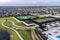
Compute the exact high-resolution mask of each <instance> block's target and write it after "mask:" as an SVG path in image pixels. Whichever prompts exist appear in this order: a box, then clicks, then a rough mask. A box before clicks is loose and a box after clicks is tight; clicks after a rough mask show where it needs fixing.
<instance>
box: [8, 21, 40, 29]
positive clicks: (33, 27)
mask: <svg viewBox="0 0 60 40" xmlns="http://www.w3.org/2000/svg"><path fill="white" fill-rule="evenodd" d="M8 21H9V22H11V23H12V24H13V26H15V27H17V28H30V29H35V28H36V27H39V26H38V25H35V26H31V27H23V26H18V25H16V24H15V23H14V22H13V21H11V20H8Z"/></svg>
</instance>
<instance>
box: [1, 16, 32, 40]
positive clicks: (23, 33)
mask: <svg viewBox="0 0 60 40" xmlns="http://www.w3.org/2000/svg"><path fill="white" fill-rule="evenodd" d="M4 20H7V22H5V23H4V25H6V26H9V27H10V26H11V25H12V23H11V22H8V20H11V21H14V23H15V24H16V25H19V26H26V25H24V24H23V23H22V22H17V21H16V20H15V19H14V18H13V17H4V18H0V29H3V30H7V31H8V32H9V33H10V35H11V36H13V37H11V40H19V38H18V36H17V34H16V33H15V32H14V31H12V30H10V29H8V28H5V27H3V26H2V24H1V23H2V22H3V21H4ZM18 32H19V34H20V35H21V36H22V37H23V39H24V40H32V39H31V37H30V35H29V33H28V32H27V31H18Z"/></svg>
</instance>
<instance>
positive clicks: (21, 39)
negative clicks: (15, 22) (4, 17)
mask: <svg viewBox="0 0 60 40" xmlns="http://www.w3.org/2000/svg"><path fill="white" fill-rule="evenodd" d="M4 22H5V21H3V22H2V26H3V27H6V28H8V29H11V30H13V31H14V32H15V33H16V34H17V35H18V37H19V39H20V40H24V39H23V38H22V37H21V35H20V34H19V33H18V32H17V31H16V30H15V29H13V28H10V27H8V26H5V25H4Z"/></svg>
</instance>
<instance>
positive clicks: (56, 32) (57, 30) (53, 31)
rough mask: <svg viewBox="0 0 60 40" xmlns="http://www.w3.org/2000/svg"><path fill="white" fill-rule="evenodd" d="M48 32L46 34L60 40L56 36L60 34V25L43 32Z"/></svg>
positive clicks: (54, 39)
mask: <svg viewBox="0 0 60 40" xmlns="http://www.w3.org/2000/svg"><path fill="white" fill-rule="evenodd" d="M44 33H45V34H46V36H48V37H50V38H52V39H53V40H59V39H60V38H59V39H58V38H56V36H59V35H60V27H54V28H51V29H49V30H48V31H45V32H43V34H44Z"/></svg>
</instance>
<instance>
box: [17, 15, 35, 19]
mask: <svg viewBox="0 0 60 40" xmlns="http://www.w3.org/2000/svg"><path fill="white" fill-rule="evenodd" d="M34 17H35V16H31V15H28V16H18V17H17V18H18V19H29V18H34Z"/></svg>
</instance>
